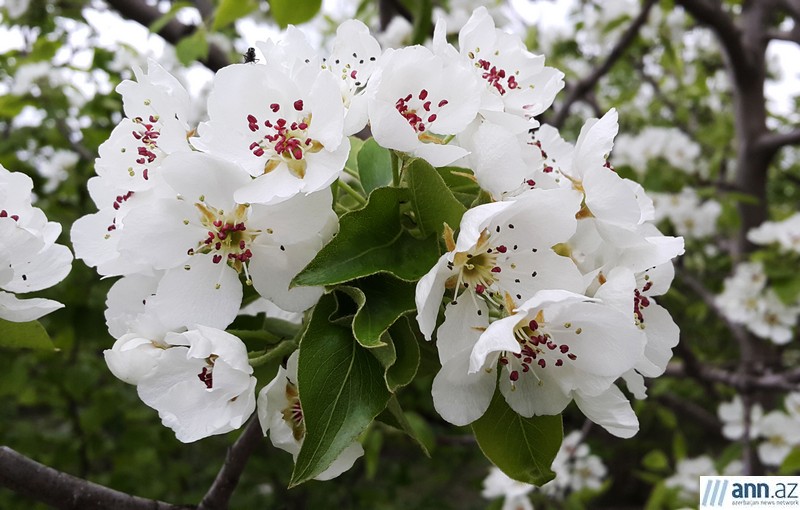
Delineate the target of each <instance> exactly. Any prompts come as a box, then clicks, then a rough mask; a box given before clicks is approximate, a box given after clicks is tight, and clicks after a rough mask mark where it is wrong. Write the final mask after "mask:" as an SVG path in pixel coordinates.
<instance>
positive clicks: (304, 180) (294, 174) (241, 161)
mask: <svg viewBox="0 0 800 510" xmlns="http://www.w3.org/2000/svg"><path fill="white" fill-rule="evenodd" d="M301 78H302V79H297V78H295V77H293V76H291V75H289V74H287V72H286V71H285V70H284V69H282V68H281V67H280V66H274V67H273V66H267V65H259V64H236V65H231V66H228V67H225V68H223V69H221V70H220V71H219V72H217V74H216V75H215V76H214V85H213V89H212V91H211V94H210V95H209V97H208V114H209V117H210V120H209V121H208V122H205V123H202V124H200V126H199V127H198V133H199V137H196V138H192V140H191V142H192V144H193V145H194V146H195V147H196V148H198V149H200V150H202V151H204V152H207V153H209V154H212V155H216V156H218V157H222V158H226V159H227V160H228V161H231V162H233V163H236V164H238V165H240V166H241V167H242V168H244V169H245V170H246V171H247V173H249V174H250V175H251V176H252V177H254V179H252V180H251V182H245V183H243V184H241V185H240V189H239V190H237V192H236V201H237V202H239V203H243V204H244V203H262V204H270V203H278V202H281V201H284V200H287V199H289V198H291V197H293V196H294V195H296V194H298V193H303V194H305V195H308V194H310V193H313V192H315V191H319V190H322V189H324V188H326V187H328V186H329V185H330V184H331V183H332V182H333V181H335V180H336V179H337V178H338V177H339V175H340V174H341V172H342V169H343V168H344V164H345V161H346V160H347V156H348V154H349V151H350V142H349V140H348V139H347V137H345V136H344V134H343V129H344V114H345V111H344V105H343V103H342V98H341V93H340V89H339V85H338V83H337V81H336V78H334V76H333V74H332V73H330V72H327V71H323V70H322V69H319V68H317V69H315V70H314V71H313V74H312V75H311V76H308V75H307V74H305V73H304V74H303V75H302V76H301Z"/></svg>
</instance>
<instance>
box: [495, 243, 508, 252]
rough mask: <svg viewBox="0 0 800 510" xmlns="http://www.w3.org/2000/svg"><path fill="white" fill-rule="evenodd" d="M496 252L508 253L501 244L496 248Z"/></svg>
mask: <svg viewBox="0 0 800 510" xmlns="http://www.w3.org/2000/svg"><path fill="white" fill-rule="evenodd" d="M497 251H499V252H500V253H505V252H506V251H508V248H506V247H505V246H504V245H502V244H501V245H500V246H498V247H497Z"/></svg>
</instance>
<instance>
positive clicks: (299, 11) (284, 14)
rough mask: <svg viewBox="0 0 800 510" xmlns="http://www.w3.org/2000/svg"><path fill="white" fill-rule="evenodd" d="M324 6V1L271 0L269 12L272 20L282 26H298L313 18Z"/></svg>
mask: <svg viewBox="0 0 800 510" xmlns="http://www.w3.org/2000/svg"><path fill="white" fill-rule="evenodd" d="M321 6H322V0H302V1H301V2H298V1H296V0H269V11H270V13H271V14H272V18H273V19H274V20H275V21H276V22H277V23H278V25H280V26H281V27H285V26H286V25H298V24H300V23H304V22H306V21H308V20H310V19H311V18H313V17H314V16H315V15H316V14H317V12H319V8H320V7H321Z"/></svg>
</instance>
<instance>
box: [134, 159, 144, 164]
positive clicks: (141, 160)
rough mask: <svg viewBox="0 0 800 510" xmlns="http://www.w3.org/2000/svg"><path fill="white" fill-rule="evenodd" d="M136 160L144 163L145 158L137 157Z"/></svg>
mask: <svg viewBox="0 0 800 510" xmlns="http://www.w3.org/2000/svg"><path fill="white" fill-rule="evenodd" d="M136 162H137V163H138V164H140V165H144V158H136Z"/></svg>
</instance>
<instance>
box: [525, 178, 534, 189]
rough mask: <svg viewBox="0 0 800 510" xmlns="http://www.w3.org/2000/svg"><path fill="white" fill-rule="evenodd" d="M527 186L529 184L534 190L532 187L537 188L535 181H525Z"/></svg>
mask: <svg viewBox="0 0 800 510" xmlns="http://www.w3.org/2000/svg"><path fill="white" fill-rule="evenodd" d="M525 184H527V185H528V186H530V187H531V188H532V187H534V186H536V181H534V180H533V179H528V180H527V181H525Z"/></svg>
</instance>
